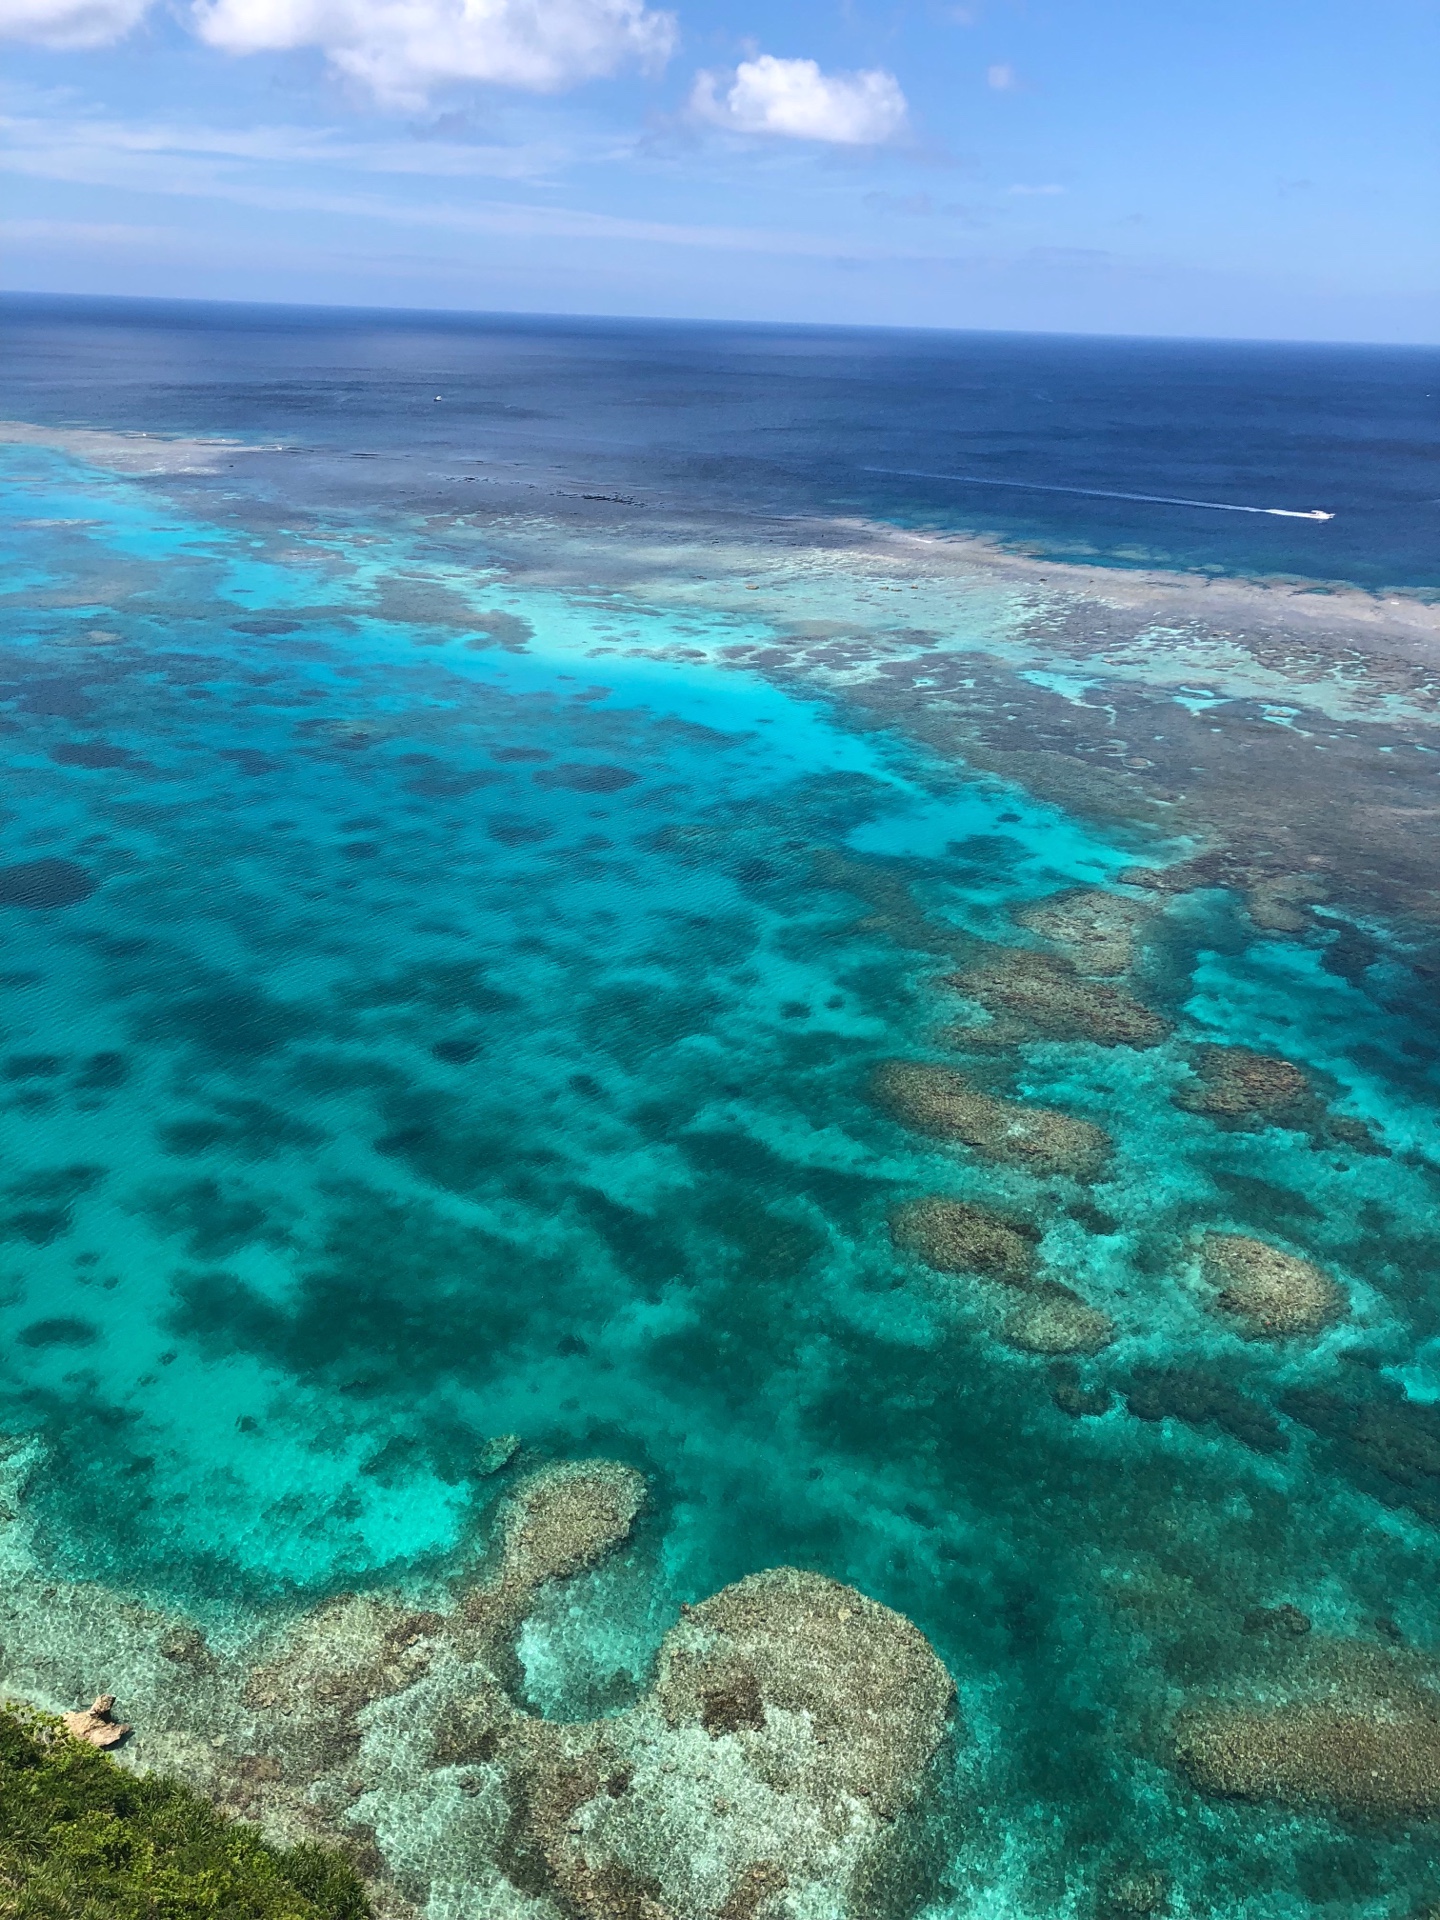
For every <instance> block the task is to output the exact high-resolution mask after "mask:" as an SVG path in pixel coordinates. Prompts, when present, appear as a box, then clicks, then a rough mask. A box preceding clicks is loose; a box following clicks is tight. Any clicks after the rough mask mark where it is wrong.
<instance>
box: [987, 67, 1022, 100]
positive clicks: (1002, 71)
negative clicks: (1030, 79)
mask: <svg viewBox="0 0 1440 1920" xmlns="http://www.w3.org/2000/svg"><path fill="white" fill-rule="evenodd" d="M985 84H986V85H987V86H988V87H990V88H991V89H992V90H993V91H994V92H995V93H1010V92H1012V91H1013V90H1014V87H1015V84H1016V82H1015V69H1014V67H1007V66H995V67H990V68H989V69H988V70H987V71H986V74H985Z"/></svg>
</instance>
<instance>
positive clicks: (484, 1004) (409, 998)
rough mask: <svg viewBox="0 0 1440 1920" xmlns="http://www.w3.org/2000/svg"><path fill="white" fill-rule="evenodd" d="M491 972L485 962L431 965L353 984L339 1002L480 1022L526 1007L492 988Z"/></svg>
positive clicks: (455, 962) (495, 987)
mask: <svg viewBox="0 0 1440 1920" xmlns="http://www.w3.org/2000/svg"><path fill="white" fill-rule="evenodd" d="M491 972H492V968H491V966H490V965H489V963H488V962H486V961H483V960H479V961H477V960H442V961H427V962H423V963H421V964H419V965H416V966H411V967H405V968H402V969H401V971H399V972H398V973H392V974H384V975H379V976H371V977H369V978H366V979H361V980H356V981H353V982H350V983H348V984H347V985H345V986H344V987H342V988H341V989H340V991H339V993H338V995H337V998H338V999H339V1000H340V1002H341V1004H342V1005H344V1006H346V1007H354V1008H360V1009H363V1008H368V1007H407V1006H416V1007H424V1008H428V1009H430V1010H432V1011H435V1012H440V1013H468V1014H472V1015H474V1016H476V1017H477V1018H480V1017H483V1016H484V1015H486V1014H498V1013H509V1012H511V1011H513V1010H514V1009H516V1008H518V1007H520V1006H523V1004H524V1002H523V1001H522V1000H521V998H520V997H519V996H518V995H517V994H514V993H510V992H508V991H507V990H506V989H505V988H503V987H497V986H494V985H492V984H491V980H490V974H491Z"/></svg>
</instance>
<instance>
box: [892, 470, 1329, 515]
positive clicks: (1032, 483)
mask: <svg viewBox="0 0 1440 1920" xmlns="http://www.w3.org/2000/svg"><path fill="white" fill-rule="evenodd" d="M861 471H862V472H863V473H890V474H896V475H899V476H901V477H903V478H905V479H907V480H954V481H956V482H958V483H959V484H960V485H961V486H966V487H1021V488H1023V489H1024V491H1025V492H1027V493H1083V494H1084V495H1085V496H1086V497H1087V498H1088V499H1091V500H1148V501H1149V502H1150V503H1151V504H1152V505H1154V506H1157V507H1207V508H1208V509H1209V510H1210V512H1211V513H1273V514H1275V515H1276V516H1277V517H1278V518H1279V519H1281V520H1333V519H1334V518H1335V516H1334V514H1333V513H1323V512H1322V511H1321V510H1320V508H1319V507H1311V508H1310V509H1309V510H1308V511H1302V510H1301V509H1300V508H1298V507H1237V506H1235V505H1234V504H1233V502H1231V501H1229V500H1180V499H1177V498H1176V497H1175V495H1173V494H1169V493H1115V492H1113V491H1112V490H1111V489H1110V488H1109V487H1056V486H1047V485H1046V483H1045V482H1044V481H1043V480H982V479H981V477H980V475H979V474H978V473H927V472H925V471H924V469H923V468H921V467H863V468H862V469H861Z"/></svg>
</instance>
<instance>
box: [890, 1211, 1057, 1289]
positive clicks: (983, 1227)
mask: <svg viewBox="0 0 1440 1920" xmlns="http://www.w3.org/2000/svg"><path fill="white" fill-rule="evenodd" d="M890 1234H891V1238H892V1239H893V1240H894V1242H895V1245H896V1246H897V1247H900V1248H903V1249H904V1251H905V1252H906V1253H913V1254H916V1255H917V1256H918V1257H919V1258H920V1259H921V1260H923V1261H924V1262H925V1264H926V1265H927V1266H930V1267H934V1268H935V1270H936V1271H937V1272H938V1273H978V1274H981V1275H983V1276H984V1278H985V1279H987V1280H999V1281H1002V1282H1003V1283H1004V1284H1005V1285H1006V1286H1012V1287H1023V1286H1024V1285H1026V1283H1027V1282H1028V1281H1029V1279H1030V1276H1031V1273H1032V1271H1033V1269H1034V1265H1035V1239H1036V1234H1035V1231H1034V1229H1033V1228H1030V1227H1022V1226H1018V1225H1016V1224H1015V1222H1013V1221H1011V1220H1007V1219H1006V1218H1005V1217H1004V1216H1003V1215H1002V1214H998V1213H992V1212H991V1211H990V1210H989V1208H987V1207H978V1206H975V1205H974V1204H973V1203H972V1202H970V1201H968V1200H946V1199H942V1198H940V1197H939V1196H938V1195H937V1196H933V1197H927V1198H926V1199H923V1200H910V1201H907V1202H906V1204H905V1205H904V1206H903V1207H901V1208H900V1209H899V1211H898V1212H897V1213H896V1214H895V1216H894V1218H893V1219H892V1220H891V1222H890Z"/></svg>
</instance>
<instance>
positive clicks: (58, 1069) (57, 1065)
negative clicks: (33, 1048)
mask: <svg viewBox="0 0 1440 1920" xmlns="http://www.w3.org/2000/svg"><path fill="white" fill-rule="evenodd" d="M64 1070H65V1056H64V1055H63V1054H60V1053H12V1054H11V1055H10V1056H9V1058H8V1059H7V1060H6V1062H5V1066H4V1074H5V1078H6V1079H7V1080H49V1079H52V1078H53V1077H54V1076H55V1075H56V1074H57V1073H63V1072H64Z"/></svg>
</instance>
